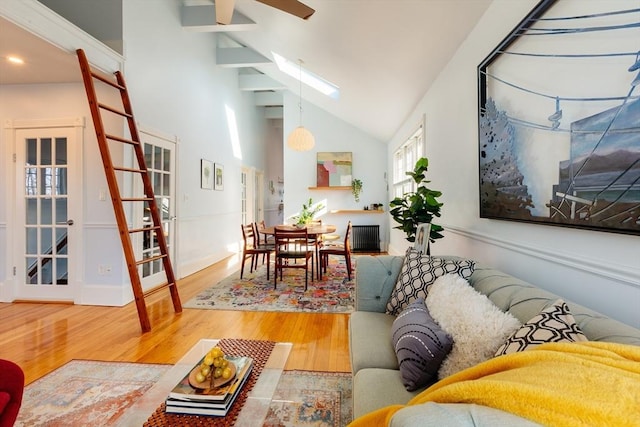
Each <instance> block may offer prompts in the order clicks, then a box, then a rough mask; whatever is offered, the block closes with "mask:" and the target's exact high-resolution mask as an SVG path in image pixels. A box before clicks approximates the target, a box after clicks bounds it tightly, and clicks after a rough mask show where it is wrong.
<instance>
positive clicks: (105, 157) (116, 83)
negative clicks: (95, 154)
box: [76, 49, 182, 332]
mask: <svg viewBox="0 0 640 427" xmlns="http://www.w3.org/2000/svg"><path fill="white" fill-rule="evenodd" d="M76 53H77V54H78V61H79V62H80V70H81V71H82V79H83V81H84V87H85V89H86V92H87V98H88V100H89V108H90V109H91V116H92V118H93V125H94V128H95V130H96V137H97V139H98V147H99V148H100V156H101V157H102V163H103V164H104V172H105V176H106V178H107V184H108V186H109V193H110V195H111V201H112V203H113V210H114V213H115V217H116V222H117V224H118V231H119V233H120V240H121V242H122V249H123V251H124V256H125V260H126V262H127V269H128V271H129V277H130V279H131V286H132V288H133V295H134V297H135V302H136V307H137V309H138V318H139V319H140V326H141V328H142V331H143V332H148V331H150V330H151V323H150V322H149V314H148V313H147V306H146V303H145V297H147V296H148V295H150V294H152V293H155V292H157V291H159V290H162V289H165V288H166V287H168V288H169V291H170V293H171V300H172V301H173V309H174V311H175V312H176V313H180V312H181V311H182V305H181V303H180V295H179V294H178V286H177V284H176V279H175V277H174V274H173V267H172V266H171V260H170V259H169V252H168V247H167V241H166V238H165V235H164V232H163V229H162V223H161V222H160V213H159V211H158V203H157V201H156V198H155V196H154V194H153V186H152V184H151V179H150V178H149V174H148V172H147V166H146V164H145V160H144V152H143V148H142V144H141V143H140V135H139V134H138V128H137V126H136V122H135V120H134V117H133V111H132V108H131V102H130V100H129V93H128V91H127V86H126V84H125V81H124V76H123V75H122V73H121V72H120V71H116V72H115V73H114V76H115V80H114V79H113V78H109V77H108V76H105V75H103V74H100V73H97V72H95V71H93V70H92V69H91V66H90V65H89V62H88V61H87V57H86V55H85V53H84V51H83V50H82V49H78V50H77V51H76ZM94 80H97V81H99V82H101V83H104V84H106V85H107V86H108V87H111V88H113V89H116V90H117V91H118V92H119V93H120V98H121V99H122V107H121V109H119V108H114V107H110V106H108V105H105V104H102V103H100V102H99V101H98V99H97V95H96V90H95V86H94ZM103 111H105V112H107V113H109V114H115V115H119V116H122V117H124V118H125V119H126V120H127V124H128V127H129V134H130V139H126V138H122V137H119V136H116V135H110V134H107V133H106V132H105V129H104V123H103V120H102V114H103ZM110 143H111V144H115V145H117V146H119V147H122V145H121V144H128V145H130V146H131V147H132V148H133V152H134V153H135V158H136V159H137V163H138V167H137V168H135V167H134V168H127V167H122V166H114V165H113V162H112V158H111V151H110V145H109V144H110ZM116 171H118V172H121V173H123V174H133V175H137V176H139V177H140V178H141V179H142V185H143V189H144V195H143V196H141V197H122V193H121V192H120V189H119V187H118V180H117V177H116ZM128 202H131V203H143V204H145V206H144V207H145V208H148V210H149V211H150V213H151V218H152V225H151V226H149V227H142V228H129V226H128V223H127V218H126V215H125V209H124V203H128ZM134 233H150V234H151V235H155V237H156V239H157V241H158V246H159V249H160V254H158V255H155V256H151V257H148V258H144V259H142V260H136V258H135V254H134V251H133V245H132V244H131V235H132V234H134ZM157 260H162V265H163V267H164V272H165V273H166V276H167V283H165V284H164V285H161V286H158V287H155V288H153V289H150V290H148V291H146V292H145V291H143V290H142V283H141V281H140V274H139V266H140V265H142V264H145V263H151V262H154V261H157Z"/></svg>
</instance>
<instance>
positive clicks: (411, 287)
mask: <svg viewBox="0 0 640 427" xmlns="http://www.w3.org/2000/svg"><path fill="white" fill-rule="evenodd" d="M475 266H476V263H475V261H471V260H445V259H441V258H436V257H432V256H429V255H425V254H423V253H422V252H419V251H417V250H415V249H413V248H409V249H407V253H406V255H405V258H404V264H402V270H401V271H400V274H399V275H398V279H397V280H396V284H395V286H394V288H393V290H392V291H391V296H390V297H389V301H387V307H386V313H387V314H392V315H394V316H397V315H398V313H400V312H401V311H402V310H403V309H404V308H405V307H406V306H408V305H409V304H411V303H412V302H413V301H415V300H417V299H418V298H424V299H426V298H427V294H428V293H429V287H430V286H431V285H432V284H433V282H435V281H436V279H437V278H438V277H440V276H444V275H445V274H452V273H453V274H458V275H459V276H460V277H462V278H463V279H467V278H468V277H469V276H471V274H472V273H473V271H474V269H475Z"/></svg>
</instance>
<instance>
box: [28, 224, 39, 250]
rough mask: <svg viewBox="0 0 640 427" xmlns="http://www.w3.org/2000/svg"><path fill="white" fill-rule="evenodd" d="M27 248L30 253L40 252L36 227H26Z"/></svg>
mask: <svg viewBox="0 0 640 427" xmlns="http://www.w3.org/2000/svg"><path fill="white" fill-rule="evenodd" d="M25 234H26V236H25V238H26V239H27V241H26V245H25V247H26V249H27V253H28V254H33V255H37V254H38V229H37V228H35V227H27V229H26V233H25Z"/></svg>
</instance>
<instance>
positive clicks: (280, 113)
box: [264, 107, 284, 119]
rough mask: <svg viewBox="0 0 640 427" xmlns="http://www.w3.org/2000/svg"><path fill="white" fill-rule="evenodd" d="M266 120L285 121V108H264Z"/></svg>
mask: <svg viewBox="0 0 640 427" xmlns="http://www.w3.org/2000/svg"><path fill="white" fill-rule="evenodd" d="M264 118H265V119H284V108H283V107H264Z"/></svg>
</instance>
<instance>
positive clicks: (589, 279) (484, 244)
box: [388, 0, 640, 327]
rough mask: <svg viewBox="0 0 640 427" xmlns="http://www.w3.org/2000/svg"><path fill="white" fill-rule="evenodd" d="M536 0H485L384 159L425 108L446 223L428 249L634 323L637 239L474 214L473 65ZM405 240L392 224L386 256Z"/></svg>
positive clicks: (637, 313)
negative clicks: (483, 10)
mask: <svg viewBox="0 0 640 427" xmlns="http://www.w3.org/2000/svg"><path fill="white" fill-rule="evenodd" d="M537 3H538V2H537V0H527V1H517V2H514V1H509V0H496V1H494V3H493V4H492V5H491V7H490V8H489V9H488V10H487V12H486V13H485V15H484V16H483V18H482V19H481V20H480V22H479V23H478V25H477V26H476V28H475V29H474V30H473V32H472V33H471V34H470V35H469V37H467V39H466V41H465V42H464V43H463V44H462V45H461V46H460V48H459V50H458V52H457V53H456V55H455V56H454V57H453V59H452V60H451V61H450V63H449V64H448V65H447V67H446V68H445V69H444V70H443V71H442V73H441V74H440V76H439V78H438V79H437V81H436V82H435V83H434V84H433V86H432V87H431V88H430V89H429V91H428V92H427V93H426V94H425V96H424V98H423V99H422V100H421V102H420V103H419V105H418V106H417V107H416V109H415V111H414V112H413V113H412V114H411V116H410V117H409V118H408V119H407V120H406V121H405V123H404V125H403V126H402V127H401V129H400V130H399V131H398V133H397V134H396V135H395V136H394V138H393V140H392V142H391V144H389V147H388V150H389V153H388V154H389V159H391V154H392V153H393V151H394V150H395V149H396V148H397V147H398V146H399V145H400V144H401V143H402V142H403V141H404V139H405V138H406V137H407V136H408V135H409V133H410V131H411V130H412V129H413V127H415V124H416V123H418V121H419V118H420V117H421V116H422V114H426V144H427V157H428V158H429V165H430V168H429V172H428V175H427V177H428V179H430V180H431V181H432V182H431V184H430V186H431V188H433V189H437V190H441V191H442V192H443V197H442V198H441V201H442V202H444V206H443V209H442V218H441V219H440V222H439V223H440V224H441V225H443V226H445V228H446V230H445V233H444V235H445V237H444V239H441V240H438V241H437V242H436V243H435V244H434V245H433V246H432V248H433V251H434V253H435V254H456V255H460V256H465V257H470V258H473V259H476V260H478V261H481V262H486V263H488V264H490V265H492V266H495V267H497V268H499V269H501V270H503V271H505V272H507V273H510V274H512V275H515V276H517V277H520V278H522V279H525V280H527V281H530V282H531V283H533V284H535V285H537V286H540V287H542V288H545V289H548V290H550V291H552V292H554V293H556V294H559V295H561V296H563V297H565V298H567V299H569V300H572V301H575V302H577V303H579V304H582V305H585V306H588V307H590V308H593V309H595V310H597V311H600V312H602V313H604V314H607V315H609V316H611V317H613V318H616V319H618V320H621V321H623V322H625V323H628V324H631V325H633V326H635V327H640V252H639V251H638V248H639V247H640V246H639V243H640V241H639V240H638V237H637V236H629V235H620V234H613V233H605V232H595V231H588V230H578V229H571V228H566V227H552V226H544V225H535V224H525V223H516V222H508V221H498V220H489V219H481V218H479V208H478V203H479V198H478V187H479V184H478V132H477V127H478V119H477V117H478V116H477V102H478V101H477V75H476V67H477V65H478V64H479V63H480V62H481V61H482V60H483V59H484V58H485V57H486V56H487V55H488V54H489V53H490V52H491V51H492V50H493V48H494V47H495V46H496V45H497V44H498V43H499V42H500V41H501V40H502V39H503V38H504V37H505V36H506V35H507V34H508V33H509V32H510V31H511V30H512V28H513V27H514V26H515V25H516V24H517V23H518V22H519V21H520V20H521V19H522V18H523V17H524V16H525V15H526V14H527V13H528V12H529V11H530V10H531V8H532V7H534V6H535V5H536V4H537ZM388 167H389V169H390V170H391V162H390V161H389V162H388ZM394 225H395V223H392V224H391V226H394ZM407 246H408V242H406V240H404V235H402V234H401V233H400V232H399V231H397V230H393V232H392V235H391V252H393V253H402V252H403V251H404V249H405V248H406V247H407Z"/></svg>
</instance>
